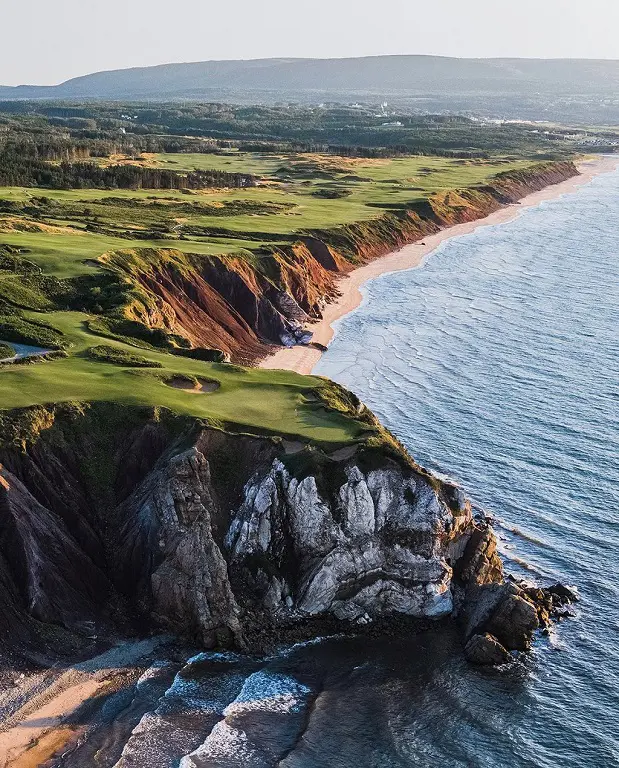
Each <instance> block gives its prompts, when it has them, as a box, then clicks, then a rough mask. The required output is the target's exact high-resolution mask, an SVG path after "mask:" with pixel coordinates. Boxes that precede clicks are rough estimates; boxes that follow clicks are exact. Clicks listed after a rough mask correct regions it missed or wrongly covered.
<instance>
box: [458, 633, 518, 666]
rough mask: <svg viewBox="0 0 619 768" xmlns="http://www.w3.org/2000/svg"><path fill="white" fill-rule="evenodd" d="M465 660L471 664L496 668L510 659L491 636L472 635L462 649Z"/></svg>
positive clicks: (507, 653) (505, 650) (506, 652)
mask: <svg viewBox="0 0 619 768" xmlns="http://www.w3.org/2000/svg"><path fill="white" fill-rule="evenodd" d="M464 655H465V656H466V660H467V661H470V662H471V664H480V665H487V666H493V665H494V666H496V665H498V664H505V663H506V662H508V661H509V660H510V659H511V656H510V655H509V652H508V651H507V649H506V648H504V647H503V646H502V645H501V643H499V641H498V640H497V639H496V637H493V636H492V635H490V634H488V633H486V634H484V635H473V637H472V638H471V639H470V640H469V641H468V643H467V644H466V647H465V648H464Z"/></svg>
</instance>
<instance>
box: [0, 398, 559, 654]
mask: <svg viewBox="0 0 619 768" xmlns="http://www.w3.org/2000/svg"><path fill="white" fill-rule="evenodd" d="M93 408H95V407H94V406H93ZM71 418H73V417H71ZM79 418H86V417H85V416H84V415H83V414H82V415H81V416H79ZM50 428H51V427H49V426H48V427H47V429H50ZM58 429H59V430H60V429H61V427H59V428H58ZM67 434H68V435H70V439H71V440H74V435H75V429H74V426H73V425H72V426H71V427H70V431H69V432H68V433H67ZM80 434H82V435H83V439H82V437H80V438H79V440H80V441H81V442H78V444H76V445H73V444H72V443H71V442H70V440H66V439H65V437H64V435H63V434H62V433H61V432H58V433H56V434H55V436H54V438H53V440H49V441H47V440H46V439H43V438H41V440H39V442H38V443H37V444H35V446H34V447H30V448H29V449H28V451H27V452H26V453H19V454H18V453H15V452H12V451H8V452H6V451H5V453H3V454H2V458H3V461H5V462H9V463H10V466H11V470H12V472H9V471H8V470H4V472H3V473H2V475H3V477H4V482H3V487H2V488H1V489H0V584H2V585H3V591H2V593H1V594H0V613H1V615H2V617H3V619H4V620H5V622H6V623H7V625H9V626H10V627H14V628H15V629H14V631H13V635H14V636H16V635H17V634H21V635H22V636H28V637H29V636H30V635H31V626H30V624H29V622H30V621H31V620H32V619H33V617H36V618H37V619H40V620H41V621H45V622H56V623H58V624H60V625H61V626H64V627H66V628H69V629H71V630H72V631H75V630H77V631H83V632H84V633H91V632H92V630H93V628H96V631H97V633H98V632H99V631H101V630H103V631H107V630H108V629H109V631H110V632H113V631H114V629H115V628H117V627H119V626H120V625H119V624H118V623H117V622H118V621H119V619H120V620H121V621H127V619H128V617H130V618H131V621H133V620H134V619H135V620H136V622H137V621H139V622H140V627H142V628H151V627H153V626H155V627H159V626H163V627H166V628H168V629H171V630H172V631H174V632H176V633H178V634H179V635H185V636H190V637H192V638H195V639H198V640H199V641H200V642H201V643H202V644H203V645H205V646H213V645H215V644H221V643H228V642H229V643H231V644H236V645H237V646H241V647H243V646H244V645H245V643H246V642H247V641H248V640H251V636H252V633H254V636H256V637H262V636H264V637H266V636H270V637H271V638H272V637H277V633H278V631H279V629H280V628H282V627H285V628H286V631H287V633H288V634H287V636H288V637H292V634H291V630H290V628H291V627H293V628H294V627H295V626H299V631H300V632H301V631H302V629H303V626H304V625H305V626H308V624H310V623H312V622H316V621H320V620H322V619H325V620H326V621H328V622H329V626H335V624H334V622H336V623H337V622H344V623H345V626H351V627H353V628H354V627H355V626H357V625H358V623H359V622H361V623H362V624H364V623H368V622H373V621H375V620H381V619H387V618H389V617H393V616H396V617H397V616H398V615H406V616H408V617H415V618H434V617H442V616H446V615H448V614H451V613H452V612H454V611H455V612H456V613H457V615H458V617H459V620H460V622H461V623H462V625H463V629H464V634H465V638H466V640H467V641H470V639H471V638H472V637H473V636H475V635H482V636H483V635H485V634H486V633H489V634H492V635H493V636H494V637H495V638H496V639H497V641H498V642H499V643H500V644H502V645H503V646H504V648H505V649H506V650H508V651H511V650H523V649H525V648H526V647H527V646H528V644H529V642H530V639H531V636H532V634H533V632H534V630H535V629H536V627H537V626H538V625H539V624H542V625H544V624H545V623H546V622H547V620H548V616H550V615H551V612H552V611H554V610H555V609H556V608H557V606H560V605H562V604H563V602H562V601H565V600H566V599H567V594H566V593H565V591H563V590H562V589H561V588H560V587H553V588H549V589H548V590H539V589H538V588H536V587H527V586H526V585H517V584H515V583H512V582H509V581H507V582H506V581H504V579H503V571H502V565H501V561H500V559H499V557H498V554H497V552H496V540H495V538H494V534H493V532H492V530H491V528H489V527H488V526H487V525H484V524H483V523H478V522H476V521H475V520H474V519H473V516H472V512H471V506H470V504H469V502H468V501H467V499H466V497H465V496H464V494H463V493H462V492H461V491H460V490H459V489H457V488H456V487H455V486H453V485H451V484H449V483H445V482H442V481H439V480H438V479H436V478H433V477H431V476H430V475H428V474H427V473H425V472H424V471H423V470H421V469H420V468H418V467H416V466H415V465H414V464H413V463H412V462H411V463H410V464H407V463H406V462H405V461H401V460H398V461H396V460H394V459H392V458H389V457H388V456H387V455H384V456H383V457H379V460H378V461H377V456H376V454H375V453H372V454H371V455H369V454H366V453H364V448H363V446H361V445H359V446H354V447H353V448H354V450H352V451H351V450H346V451H335V452H333V453H332V454H331V455H326V454H323V453H319V452H317V451H315V450H314V449H308V448H304V447H303V446H302V445H301V446H300V448H299V450H296V451H295V453H294V456H293V457H291V456H288V455H287V454H286V453H285V450H286V448H285V446H281V445H280V444H279V443H277V442H276V441H272V440H268V439H264V438H254V437H249V436H243V435H232V434H227V433H224V432H221V431H218V430H209V429H195V425H194V429H193V432H191V433H189V432H183V433H182V435H179V434H178V433H176V434H175V435H174V434H173V433H171V432H168V431H167V427H164V426H163V425H162V424H161V423H160V422H159V421H158V420H157V418H156V417H155V415H154V414H153V417H152V418H151V419H150V420H149V419H147V420H146V422H145V423H142V425H141V426H138V427H135V426H130V427H128V429H127V431H126V434H125V433H123V435H121V436H119V439H118V445H117V446H115V447H114V455H113V456H110V457H109V458H108V459H106V460H108V461H109V466H107V467H106V469H105V471H106V473H107V474H106V475H105V478H106V480H107V479H108V478H109V486H105V487H103V484H102V483H101V479H100V478H99V477H97V478H96V482H95V483H94V484H93V483H92V480H93V477H92V475H91V474H84V473H83V472H82V470H81V464H80V454H79V453H78V451H79V452H82V453H84V454H86V455H89V456H92V455H95V454H96V455H98V456H100V455H102V454H101V453H100V448H98V447H97V446H96V441H95V439H94V438H93V437H92V435H90V434H89V432H88V429H87V430H84V431H83V432H80ZM96 451H99V453H98V454H97V453H96ZM292 467H297V469H296V470H293V469H292ZM299 467H302V469H299ZM369 467H371V468H369ZM91 468H92V463H91V462H89V463H88V465H87V470H88V473H90V471H91ZM63 470H64V471H63ZM123 617H127V618H123ZM111 625H113V626H111ZM137 626H138V625H137V623H133V624H132V625H131V628H133V629H135V628H136V627H137ZM292 632H294V630H292ZM4 634H6V633H4ZM9 634H11V632H10V631H9ZM2 637H3V632H2V629H1V625H0V641H1V640H2ZM7 637H8V635H7ZM257 642H258V643H259V642H260V640H258V641H257ZM254 647H257V646H254Z"/></svg>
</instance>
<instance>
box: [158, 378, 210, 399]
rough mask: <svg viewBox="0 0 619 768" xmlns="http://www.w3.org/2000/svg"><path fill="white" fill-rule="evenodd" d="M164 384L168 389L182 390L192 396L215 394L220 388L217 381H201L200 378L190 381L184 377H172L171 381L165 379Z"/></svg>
mask: <svg viewBox="0 0 619 768" xmlns="http://www.w3.org/2000/svg"><path fill="white" fill-rule="evenodd" d="M165 383H166V384H167V385H168V387H173V388H174V389H182V390H183V392H189V393H190V394H193V395H205V394H208V393H209V392H216V391H217V390H218V389H219V387H220V386H221V385H220V383H219V382H218V381H214V380H213V379H203V378H201V377H197V378H195V379H190V378H186V377H185V376H174V377H173V378H171V379H167V380H166V382H165Z"/></svg>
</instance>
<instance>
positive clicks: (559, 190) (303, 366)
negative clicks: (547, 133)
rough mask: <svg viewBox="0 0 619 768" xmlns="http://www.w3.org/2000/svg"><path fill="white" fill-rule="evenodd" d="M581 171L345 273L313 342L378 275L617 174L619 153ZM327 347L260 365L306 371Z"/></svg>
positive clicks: (295, 350)
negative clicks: (460, 238) (527, 209)
mask: <svg viewBox="0 0 619 768" xmlns="http://www.w3.org/2000/svg"><path fill="white" fill-rule="evenodd" d="M577 166H578V170H579V171H580V175H579V176H574V177H573V178H571V179H567V180H566V181H562V182H560V183H559V184H553V185H552V186H549V187H546V188H545V189H542V190H540V191H539V192H533V193H532V194H530V195H527V196H526V197H524V198H522V200H520V201H519V202H518V203H514V204H512V205H508V206H505V207H503V208H500V209H499V210H498V211H495V212H494V213H491V214H490V215H489V216H486V217H485V218H483V219H476V220H475V221H470V222H466V223H464V224H456V225H455V226H453V227H446V228H445V229H442V230H440V232H437V233H436V234H434V235H429V236H428V237H425V238H423V244H422V243H421V242H419V241H417V242H415V243H411V244H410V245H405V246H404V247H403V248H401V249H400V250H399V251H394V252H393V253H389V254H387V255H386V256H381V257H380V258H378V259H374V260H373V261H370V262H369V263H368V264H364V265H363V266H362V267H358V268H357V269H354V270H353V271H352V272H349V273H348V274H347V275H342V277H341V278H340V279H339V280H338V283H337V288H338V290H339V291H340V292H341V295H340V296H339V297H338V298H337V299H335V300H334V301H332V302H331V303H329V304H327V305H326V306H325V308H324V311H323V316H322V319H321V320H318V321H316V322H314V323H309V324H308V325H307V326H305V327H306V328H307V330H308V331H311V332H312V333H313V334H314V336H313V341H315V342H317V343H319V344H322V345H324V346H328V345H329V344H330V342H331V341H332V339H333V337H334V335H335V329H334V328H333V324H334V323H335V322H336V321H337V320H340V319H341V318H343V317H345V316H346V315H348V314H350V313H351V312H353V311H354V310H355V309H357V308H358V307H359V306H360V305H361V302H362V301H363V294H362V293H361V288H362V287H363V285H364V284H365V283H367V282H368V281H369V280H373V279H375V278H377V277H381V276H382V275H385V274H388V273H390V272H401V271H404V270H407V269H414V268H415V267H418V266H420V264H421V263H422V262H423V260H424V259H425V258H426V257H427V256H428V255H430V254H431V253H433V252H434V251H435V250H436V249H437V248H438V247H439V246H440V245H441V244H442V243H444V242H445V241H447V240H450V239H451V238H454V237H461V236H462V235H468V234H471V233H473V232H475V230H477V229H478V228H479V227H491V226H496V225H498V224H506V223H508V222H510V221H513V220H514V219H516V218H518V216H519V215H520V213H521V212H522V211H523V210H525V209H526V208H532V207H534V206H536V205H540V204H541V203H543V202H546V201H547V200H554V199H556V198H558V197H561V196H562V195H565V194H571V193H573V192H576V191H577V190H578V189H580V187H582V186H584V185H585V184H589V183H590V182H591V181H593V179H594V178H596V177H597V176H600V175H602V174H605V173H611V172H612V171H614V170H616V169H617V168H618V167H619V155H618V156H613V155H602V156H600V157H596V158H593V159H587V160H583V161H581V162H579V163H577ZM322 355H323V352H322V351H321V350H319V349H316V348H315V347H311V346H296V347H291V348H286V347H282V348H281V349H277V350H276V351H275V352H274V353H272V354H270V355H269V356H268V357H265V358H264V359H263V360H261V361H260V363H258V367H259V368H266V369H271V370H273V369H278V370H287V371H294V372H296V373H301V374H311V372H312V370H313V369H314V367H315V366H316V364H317V363H318V361H319V360H320V358H321V357H322Z"/></svg>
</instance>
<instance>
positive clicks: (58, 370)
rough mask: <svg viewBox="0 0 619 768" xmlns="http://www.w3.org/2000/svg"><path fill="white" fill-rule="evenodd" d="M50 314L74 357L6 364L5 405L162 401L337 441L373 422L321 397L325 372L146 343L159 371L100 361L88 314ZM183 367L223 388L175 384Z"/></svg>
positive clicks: (208, 415) (256, 428)
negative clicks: (302, 372)
mask: <svg viewBox="0 0 619 768" xmlns="http://www.w3.org/2000/svg"><path fill="white" fill-rule="evenodd" d="M27 314H28V316H29V317H35V316H37V315H35V313H27ZM45 319H46V321H47V322H49V323H51V324H52V325H53V326H54V327H56V328H57V329H58V330H60V331H61V332H62V333H63V334H65V337H66V339H67V340H68V341H69V342H70V344H71V345H72V346H71V348H70V356H69V357H68V358H66V359H61V360H54V361H51V362H39V363H37V364H35V365H29V366H19V367H13V366H9V367H6V368H3V369H2V370H0V403H2V408H3V409H12V408H23V407H26V406H31V405H36V404H47V403H59V402H75V401H82V402H110V401H111V402H118V403H122V404H125V405H141V406H144V405H146V406H148V405H153V404H156V405H159V406H162V407H167V408H170V409H171V410H172V411H174V412H176V413H179V414H184V415H189V416H195V417H199V418H205V419H211V420H213V421H216V422H224V423H225V424H226V425H229V426H230V427H232V428H235V429H238V430H240V431H247V432H250V433H254V434H272V435H284V436H289V437H296V438H300V439H302V440H305V441H308V442H315V443H329V444H336V445H340V444H345V443H349V442H351V441H354V440H358V439H360V438H361V437H362V435H363V434H364V433H365V432H367V429H368V427H367V425H364V424H362V423H361V422H359V421H356V420H353V419H351V418H349V417H348V416H346V415H344V414H340V413H338V412H335V411H329V410H327V409H326V408H324V407H323V406H322V405H321V404H320V403H317V402H316V400H315V398H313V397H312V392H313V390H315V389H316V388H317V387H322V386H324V385H325V383H324V380H322V379H320V378H317V377H312V376H299V375H297V374H294V373H289V372H286V371H266V370H262V369H239V368H237V367H236V366H230V365H226V364H217V363H205V362H201V361H197V360H191V359H188V358H184V357H176V356H172V355H169V354H165V353H159V352H154V351H152V352H151V351H150V350H141V356H142V357H143V358H145V359H147V360H150V361H152V362H154V363H159V364H160V365H161V368H158V369H157V370H152V371H150V370H136V369H134V368H131V367H122V366H119V365H118V364H116V363H105V362H96V361H94V360H92V359H91V358H89V356H88V349H89V348H91V347H93V346H98V345H100V343H101V338H100V337H99V336H96V335H95V334H93V333H90V332H89V331H88V330H87V329H86V326H85V323H86V321H87V320H88V319H89V316H88V315H84V314H82V313H78V312H56V313H48V314H46V315H45ZM106 346H109V347H110V348H113V349H115V350H118V353H119V354H129V355H134V354H135V348H134V347H130V346H128V345H125V344H122V343H120V342H115V341H110V340H107V341H106ZM175 374H181V375H184V376H191V377H202V378H208V379H213V380H215V381H217V382H219V384H220V388H219V389H218V390H217V391H216V392H212V393H209V394H194V393H191V392H185V391H183V390H178V389H174V388H173V387H170V386H168V385H166V384H165V379H167V378H170V377H171V376H174V375H175Z"/></svg>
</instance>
